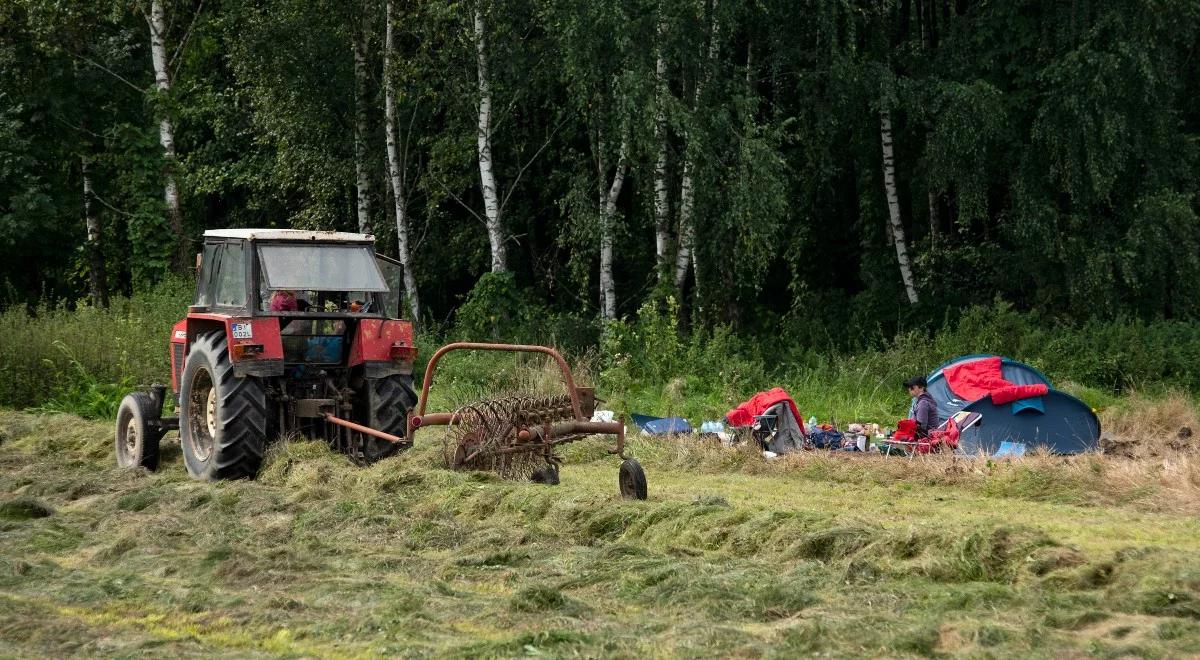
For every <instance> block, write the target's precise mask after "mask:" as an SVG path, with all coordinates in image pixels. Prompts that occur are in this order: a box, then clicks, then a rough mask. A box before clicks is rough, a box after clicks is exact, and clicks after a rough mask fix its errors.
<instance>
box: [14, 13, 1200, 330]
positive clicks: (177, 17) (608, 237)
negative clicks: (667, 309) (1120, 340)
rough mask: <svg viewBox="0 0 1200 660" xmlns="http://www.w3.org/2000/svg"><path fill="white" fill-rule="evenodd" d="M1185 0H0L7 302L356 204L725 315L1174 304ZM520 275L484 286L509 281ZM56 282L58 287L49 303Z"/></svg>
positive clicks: (1182, 236) (338, 220)
mask: <svg viewBox="0 0 1200 660" xmlns="http://www.w3.org/2000/svg"><path fill="white" fill-rule="evenodd" d="M1198 21H1200V3H1198V2H1196V0H1072V1H1070V2H1062V1H1048V0H1006V1H1004V2H990V1H986V0H887V1H883V0H808V1H801V0H756V1H750V2H747V1H745V0H604V1H603V2H596V1H593V0H524V1H522V0H476V1H474V2H456V1H451V0H422V1H416V2H413V1H405V0H352V1H350V2H328V1H326V0H315V1H314V0H255V1H250V0H136V1H135V0H92V1H89V2H59V1H56V0H3V2H0V264H3V266H0V306H10V305H13V304H20V303H27V302H34V301H38V300H45V299H51V300H69V301H78V302H83V301H86V300H89V299H90V300H91V301H92V302H93V303H94V304H97V305H103V304H105V303H106V300H107V297H108V296H109V295H110V294H119V293H128V292H130V291H132V290H133V289H135V288H138V287H142V286H146V285H151V284H153V283H155V282H158V281H160V280H161V279H162V278H164V277H167V276H168V275H169V274H170V273H172V272H186V270H187V269H188V267H189V264H190V263H191V255H192V254H193V253H194V252H196V250H197V247H196V246H197V242H198V240H199V236H200V233H201V232H202V230H203V229H205V228H215V227H251V226H268V227H286V226H294V227H304V228H321V229H341V230H352V231H365V232H371V233H373V234H375V235H376V236H377V238H378V239H379V245H380V249H381V251H383V252H386V253H389V254H392V255H396V256H398V257H399V259H400V260H401V261H402V262H404V263H406V264H407V268H406V273H405V279H404V282H405V289H406V293H407V294H408V300H409V302H410V306H411V313H412V314H414V315H416V316H418V317H419V318H421V319H424V320H431V321H444V320H446V319H447V318H450V315H451V314H452V313H453V311H454V310H455V309H456V308H457V307H458V305H459V304H460V303H461V302H462V301H463V299H464V296H466V295H467V294H468V293H469V292H470V291H471V290H472V289H473V288H476V287H477V283H478V282H480V278H481V276H483V275H484V274H485V273H489V272H490V273H496V275H492V276H488V277H485V278H483V282H486V283H487V285H488V286H489V287H492V288H500V289H504V290H505V291H507V292H508V293H509V294H511V295H514V296H521V297H523V299H525V300H533V301H536V304H538V305H545V307H546V308H547V309H550V310H554V311H556V312H559V313H562V314H567V315H573V316H575V317H577V318H583V319H597V318H616V317H623V316H630V315H632V314H634V313H635V312H636V311H637V310H638V309H639V307H640V306H641V305H642V304H643V303H644V302H645V301H646V300H648V299H654V298H655V297H661V298H664V299H665V297H666V296H668V295H673V296H674V297H675V299H676V300H677V301H678V302H679V304H680V306H681V307H680V309H681V311H680V314H681V316H682V317H683V318H684V319H687V320H690V321H691V322H693V323H699V324H703V325H712V326H715V325H719V324H731V325H733V326H734V327H739V328H744V329H746V330H747V331H755V330H758V331H762V330H774V329H775V328H777V327H778V325H777V324H781V323H782V324H785V325H786V324H789V323H790V324H797V323H811V322H812V321H813V319H814V318H819V317H825V318H828V319H830V320H829V321H825V322H819V323H837V324H839V325H846V326H856V325H857V326H872V327H879V326H883V327H886V328H888V329H889V330H895V329H897V328H900V327H904V326H906V325H909V326H912V325H920V324H921V323H927V324H928V323H934V322H939V321H941V320H942V319H944V318H947V317H948V316H950V315H953V313H954V310H956V309H958V308H960V307H962V306H963V305H967V304H975V303H982V304H991V303H992V302H993V301H994V300H997V299H999V300H1003V301H1005V304H1011V305H1013V306H1015V308H1016V309H1018V310H1028V311H1031V312H1034V313H1036V314H1039V315H1043V316H1045V317H1047V318H1054V319H1069V320H1085V319H1102V320H1103V319H1113V318H1130V317H1134V318H1143V319H1184V320H1188V319H1193V318H1196V316H1197V315H1200V221H1198V219H1197V215H1196V212H1197V209H1198V208H1200V206H1198V204H1200V198H1198V197H1197V194H1198V192H1200V144H1198V138H1200V104H1197V103H1195V98H1196V96H1197V93H1198V92H1200V75H1198V73H1197V71H1198V68H1197V61H1196V59H1197V49H1198V46H1200V31H1198V26H1200V23H1198ZM508 289H511V291H508ZM72 304H74V303H72Z"/></svg>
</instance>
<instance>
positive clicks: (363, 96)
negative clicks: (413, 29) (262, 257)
mask: <svg viewBox="0 0 1200 660" xmlns="http://www.w3.org/2000/svg"><path fill="white" fill-rule="evenodd" d="M368 7H369V5H368V4H366V3H364V4H363V5H362V7H361V9H362V15H361V16H359V17H357V18H358V20H357V21H356V23H357V24H356V25H355V29H354V35H353V37H352V39H351V40H352V42H353V43H352V46H351V47H352V48H353V50H354V175H355V182H356V186H355V187H356V191H357V202H358V203H357V210H358V231H359V233H362V234H370V233H373V232H372V229H373V228H372V227H371V168H370V164H369V163H368V152H367V135H368V133H369V131H370V128H369V122H368V120H367V78H368V76H367V18H368V16H370V12H369V11H367V9H368ZM388 7H389V9H390V7H391V3H390V2H389V3H388ZM389 15H390V11H389ZM389 26H390V24H389ZM385 57H386V55H385ZM385 75H386V72H385ZM413 318H414V319H415V318H416V317H415V316H414V317H413Z"/></svg>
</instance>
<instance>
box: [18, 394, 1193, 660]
mask: <svg viewBox="0 0 1200 660" xmlns="http://www.w3.org/2000/svg"><path fill="white" fill-rule="evenodd" d="M173 437H174V434H171V435H170V436H168V440H167V443H168V444H167V447H166V450H165V454H166V456H165V464H164V465H163V467H162V469H161V471H160V472H159V473H156V474H146V473H143V472H138V471H119V470H117V469H115V468H114V467H113V466H112V457H111V442H112V430H111V428H110V426H109V424H108V423H100V422H87V421H84V420H80V419H79V418H77V417H73V416H69V415H57V416H46V415H42V416H34V415H29V414H25V413H15V412H0V438H2V439H3V444H0V601H3V604H2V605H0V607H2V608H3V610H4V611H5V612H6V614H5V616H3V617H0V655H8V654H14V655H50V656H60V655H65V654H76V655H97V654H119V655H159V656H161V655H199V654H212V653H224V654H236V655H258V654H270V655H276V654H278V655H294V656H301V655H316V656H328V655H350V656H355V655H362V656H367V655H377V654H394V655H406V656H427V655H448V656H464V657H465V656H480V655H482V656H493V657H494V656H500V657H512V656H527V655H555V656H561V655H583V656H600V655H605V656H612V655H616V656H630V657H632V656H639V657H671V656H700V655H703V656H709V655H715V654H731V655H739V656H748V657H763V656H765V657H791V656H795V655H798V654H813V653H825V654H832V655H836V656H851V655H853V656H859V655H888V656H897V655H901V656H903V655H913V656H919V655H931V654H938V653H967V654H980V655H987V654H994V655H1001V656H1005V655H1007V656H1012V655H1022V656H1032V657H1061V656H1062V655H1064V654H1073V653H1074V654H1078V653H1083V654H1095V655H1104V656H1109V655H1111V656H1117V655H1137V656H1149V657H1155V656H1164V655H1176V656H1178V655H1186V654H1194V653H1200V643H1198V642H1197V640H1198V639H1200V569H1198V568H1197V566H1200V563H1198V562H1197V559H1200V540H1198V539H1200V523H1198V522H1197V517H1196V514H1197V513H1200V505H1197V504H1196V502H1197V501H1200V500H1198V498H1196V497H1195V494H1196V488H1197V486H1198V485H1200V459H1197V457H1196V456H1195V455H1194V454H1193V453H1192V452H1191V451H1186V450H1185V451H1182V452H1176V453H1173V454H1172V455H1170V456H1169V457H1165V458H1159V459H1154V460H1141V461H1130V460H1123V459H1122V460H1116V459H1107V458H1104V457H1099V456H1087V457H1079V458H1075V459H1069V460H1064V459H1055V458H1038V457H1034V458H1032V459H1029V460H1026V461H1022V462H1018V463H986V462H979V461H967V462H964V461H955V460H952V459H928V460H916V461H908V460H875V461H871V462H867V461H862V460H857V461H856V460H835V459H832V458H829V457H821V456H815V455H805V456H801V457H798V458H795V459H792V460H788V461H778V462H773V463H764V462H762V461H761V460H758V459H757V457H755V456H753V455H752V454H750V453H743V452H739V451H727V450H722V449H719V448H716V447H713V446H710V445H699V444H695V443H684V442H674V441H672V442H655V443H649V442H644V441H640V440H638V441H635V442H634V445H633V452H634V453H635V454H636V455H637V456H638V457H639V458H640V459H642V461H643V463H644V465H645V466H646V469H647V473H648V474H649V477H650V485H651V498H650V499H649V500H648V501H645V502H628V501H623V500H620V499H619V498H618V497H617V496H616V462H615V461H614V460H612V459H611V458H606V457H604V456H603V452H602V449H601V445H600V443H599V441H591V442H589V443H581V444H578V445H575V446H573V447H572V448H571V449H570V451H569V453H568V456H567V458H568V465H567V467H566V468H565V469H564V470H563V473H562V474H563V484H562V485H561V486H558V487H545V486H539V485H534V484H526V483H511V482H505V481H500V480H497V479H495V478H493V477H490V476H488V475H480V474H463V473H455V472H450V471H446V470H444V469H441V467H440V466H439V460H440V459H439V446H438V444H439V443H438V442H437V436H436V434H435V433H432V432H431V433H429V434H428V435H426V436H424V441H423V442H422V443H421V445H420V446H418V447H417V448H416V449H414V450H413V451H412V452H410V453H408V454H406V455H404V456H402V457H399V458H396V459H390V460H388V461H384V462H383V463H381V464H378V465H376V466H373V467H371V468H367V469H361V468H355V467H353V466H351V465H350V464H348V463H347V462H346V461H345V460H344V459H343V458H342V457H340V456H337V455H334V454H331V453H330V452H328V451H327V450H326V449H325V448H324V447H323V446H322V445H319V444H316V443H311V442H294V443H290V444H286V445H282V446H280V447H279V448H277V450H276V451H275V452H274V454H273V455H272V457H271V460H270V463H269V465H268V466H267V467H266V469H265V471H264V473H263V475H262V478H261V479H259V480H258V481H255V482H229V483H218V484H207V483H198V482H192V481H190V480H188V479H187V477H186V475H185V473H184V470H183V467H182V465H181V461H180V457H179V450H178V446H177V445H176V444H174V443H173V442H172V440H171V439H172V438H173ZM842 458H845V457H842Z"/></svg>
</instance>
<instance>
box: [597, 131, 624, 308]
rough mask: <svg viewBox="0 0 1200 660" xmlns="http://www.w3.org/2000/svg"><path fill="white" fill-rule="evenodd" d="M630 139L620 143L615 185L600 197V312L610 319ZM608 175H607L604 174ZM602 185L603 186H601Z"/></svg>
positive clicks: (614, 289)
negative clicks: (619, 208)
mask: <svg viewBox="0 0 1200 660" xmlns="http://www.w3.org/2000/svg"><path fill="white" fill-rule="evenodd" d="M628 155H629V138H628V137H626V138H624V139H622V140H621V152H620V155H619V156H618V157H617V171H616V172H615V173H614V174H613V180H612V185H610V186H609V187H608V190H607V192H605V193H603V194H602V195H601V200H600V201H601V207H600V311H601V313H602V314H603V315H604V318H605V319H607V320H610V321H611V320H614V319H616V318H617V289H616V284H615V283H614V281H613V234H614V233H615V232H614V226H615V224H616V222H615V221H616V217H617V198H618V197H620V196H621V188H622V187H623V186H624V185H625V172H626V170H627V169H628V167H629V164H628ZM601 173H602V174H603V175H604V176H607V172H601ZM601 185H603V183H602V184H601Z"/></svg>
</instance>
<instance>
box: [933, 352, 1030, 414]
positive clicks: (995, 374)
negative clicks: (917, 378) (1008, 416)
mask: <svg viewBox="0 0 1200 660" xmlns="http://www.w3.org/2000/svg"><path fill="white" fill-rule="evenodd" d="M1001 365H1002V362H1001V359H1000V358H999V357H987V358H979V359H978V360H971V361H969V362H959V363H958V364H956V365H954V366H951V367H946V368H945V369H943V370H942V373H944V374H945V375H946V384H948V385H949V386H950V391H951V392H954V394H955V396H957V397H958V398H960V399H963V400H965V401H977V400H979V399H982V398H983V397H985V396H990V397H992V403H994V404H996V405H998V406H1000V405H1004V404H1006V403H1012V402H1013V401H1017V400H1019V399H1029V398H1032V397H1035V396H1045V395H1046V392H1048V391H1049V388H1048V387H1046V386H1045V385H1043V384H1041V383H1038V384H1036V385H1017V384H1015V383H1010V382H1008V381H1007V380H1004V376H1003V373H1002V372H1001V370H1000V367H1001Z"/></svg>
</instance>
